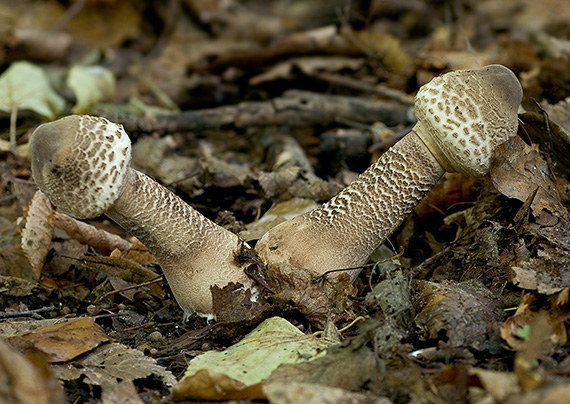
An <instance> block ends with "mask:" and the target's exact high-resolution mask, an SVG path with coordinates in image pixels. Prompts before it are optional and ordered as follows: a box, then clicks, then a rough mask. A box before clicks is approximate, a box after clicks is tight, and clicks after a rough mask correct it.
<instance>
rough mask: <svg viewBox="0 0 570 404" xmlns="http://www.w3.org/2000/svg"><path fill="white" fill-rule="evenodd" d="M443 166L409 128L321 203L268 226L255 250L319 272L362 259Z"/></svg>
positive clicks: (273, 259)
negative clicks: (309, 209)
mask: <svg viewBox="0 0 570 404" xmlns="http://www.w3.org/2000/svg"><path fill="white" fill-rule="evenodd" d="M444 172H445V170H444V169H443V168H442V167H441V166H440V165H439V163H438V162H437V160H436V159H435V158H434V157H433V155H432V154H431V153H430V152H429V150H428V148H427V147H426V146H425V145H424V144H423V142H421V141H420V140H419V138H418V137H417V134H416V133H415V132H411V133H409V134H408V135H406V136H405V137H404V138H403V139H402V140H400V141H399V142H398V143H396V144H395V145H394V146H392V147H391V148H390V149H389V150H388V151H386V153H384V154H383V155H382V156H381V157H380V159H378V160H377V161H376V162H375V163H374V164H373V165H372V166H370V167H369V168H368V169H367V170H366V171H365V172H364V173H362V174H361V175H360V176H359V177H358V179H356V180H355V181H354V182H352V183H351V184H350V186H349V187H347V188H345V189H344V190H343V191H341V192H340V193H339V194H338V195H336V196H335V197H333V198H332V199H331V200H330V201H328V202H327V203H325V204H324V205H322V206H321V207H320V208H318V209H315V210H313V211H311V212H308V213H306V214H305V215H301V216H297V217H295V218H293V219H291V220H289V221H287V222H285V223H282V224H280V225H278V226H276V227H274V228H273V229H271V230H270V231H269V232H267V233H266V234H265V235H264V236H263V237H262V238H261V240H260V241H259V242H258V243H257V245H256V251H257V253H258V254H259V256H260V258H261V259H262V260H263V261H264V262H266V263H274V262H287V263H289V264H290V265H292V266H294V267H298V268H305V269H311V270H313V271H315V272H317V273H324V272H326V271H329V270H333V269H342V268H353V267H358V266H359V265H363V264H364V263H366V261H367V260H368V258H369V257H370V255H371V254H372V252H374V250H375V249H376V248H378V246H379V245H380V244H381V243H382V242H384V240H386V238H388V237H389V236H390V235H391V234H392V233H393V232H394V230H396V228H397V227H398V226H399V225H400V224H401V223H402V221H403V220H404V219H405V218H406V217H407V216H408V215H409V214H410V212H411V211H412V209H414V207H415V206H416V205H417V204H418V203H419V202H420V201H421V200H422V198H423V197H424V196H425V195H426V194H427V193H428V191H429V190H430V189H431V188H432V187H433V185H434V184H435V183H436V182H437V181H438V180H439V179H440V178H441V176H442V175H443V173H444ZM358 273H359V271H357V270H352V271H350V272H349V274H350V275H351V276H352V278H353V279H354V278H356V276H358Z"/></svg>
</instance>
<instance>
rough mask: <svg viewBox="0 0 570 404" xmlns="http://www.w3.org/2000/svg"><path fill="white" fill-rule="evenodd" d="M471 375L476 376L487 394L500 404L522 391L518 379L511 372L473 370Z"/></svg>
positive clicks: (470, 372)
mask: <svg viewBox="0 0 570 404" xmlns="http://www.w3.org/2000/svg"><path fill="white" fill-rule="evenodd" d="M469 374H470V375H473V376H476V377H477V379H479V382H480V384H481V387H482V388H483V390H484V391H485V393H488V394H490V395H491V396H492V397H493V398H494V399H495V400H496V402H498V403H502V402H504V401H505V400H506V399H507V398H508V397H510V396H512V395H514V394H516V393H518V392H520V390H521V388H520V386H519V384H518V380H517V377H516V376H515V374H513V373H511V372H497V371H494V370H486V369H478V368H471V369H470V370H469Z"/></svg>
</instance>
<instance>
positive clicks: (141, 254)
mask: <svg viewBox="0 0 570 404" xmlns="http://www.w3.org/2000/svg"><path fill="white" fill-rule="evenodd" d="M130 241H131V248H129V249H128V250H127V251H125V252H124V253H121V254H120V255H121V256H122V257H123V258H125V259H128V260H131V261H134V262H136V263H138V264H140V265H143V266H149V265H153V264H158V261H157V260H156V258H155V257H154V255H152V253H151V252H150V251H149V250H148V248H146V246H145V245H144V244H143V243H141V242H140V241H139V239H137V238H136V237H131V240H130ZM115 254H116V252H115V251H113V252H112V253H111V257H114V256H116V255H115Z"/></svg>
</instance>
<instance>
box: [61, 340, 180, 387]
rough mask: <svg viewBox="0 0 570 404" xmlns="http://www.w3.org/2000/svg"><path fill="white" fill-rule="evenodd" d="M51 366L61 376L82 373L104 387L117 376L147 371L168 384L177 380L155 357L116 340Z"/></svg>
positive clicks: (130, 376)
mask: <svg viewBox="0 0 570 404" xmlns="http://www.w3.org/2000/svg"><path fill="white" fill-rule="evenodd" d="M52 369H53V370H54V372H55V374H56V375H57V377H58V378H59V379H61V380H77V379H80V378H82V377H83V376H84V377H85V379H84V381H85V383H87V384H91V385H96V386H101V387H102V388H103V390H113V389H115V388H116V386H117V383H118V380H123V381H125V380H137V379H143V378H146V377H148V376H150V375H156V376H159V377H160V378H162V379H163V381H164V383H165V384H166V385H167V386H172V385H174V383H175V382H176V379H175V378H174V376H173V375H172V373H170V372H169V371H168V370H166V369H164V368H163V367H162V366H159V365H157V364H156V361H155V360H154V359H152V358H150V357H148V356H145V355H144V353H143V352H141V351H139V350H137V349H131V348H129V347H127V346H125V345H122V344H118V343H111V344H104V345H102V346H99V347H97V348H96V349H95V350H93V352H90V353H89V354H88V355H84V356H83V357H81V358H80V359H77V360H75V361H74V362H73V363H72V365H71V366H70V364H68V363H65V364H55V365H52Z"/></svg>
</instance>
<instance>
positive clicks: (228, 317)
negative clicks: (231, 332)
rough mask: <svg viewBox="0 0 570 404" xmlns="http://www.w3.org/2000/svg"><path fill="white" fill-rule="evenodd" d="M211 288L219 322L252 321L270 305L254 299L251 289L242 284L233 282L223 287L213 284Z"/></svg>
mask: <svg viewBox="0 0 570 404" xmlns="http://www.w3.org/2000/svg"><path fill="white" fill-rule="evenodd" d="M210 290H211V292H212V299H213V302H214V313H216V321H218V322H236V323H237V322H241V321H250V320H252V319H254V318H255V317H257V316H259V315H260V314H261V313H262V312H263V311H264V310H266V309H268V307H269V306H268V305H265V306H262V305H260V304H259V303H257V302H254V301H252V296H251V290H250V289H246V288H244V287H243V285H241V284H235V283H233V282H232V283H229V284H227V285H226V286H224V287H223V288H220V287H218V286H216V285H213V286H211V287H210Z"/></svg>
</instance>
